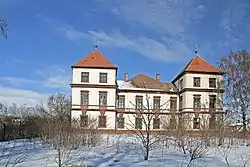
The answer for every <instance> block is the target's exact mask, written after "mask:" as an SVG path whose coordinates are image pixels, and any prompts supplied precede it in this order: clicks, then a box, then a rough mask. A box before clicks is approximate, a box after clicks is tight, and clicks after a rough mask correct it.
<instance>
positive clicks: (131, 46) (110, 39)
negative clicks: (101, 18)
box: [88, 31, 191, 62]
mask: <svg viewBox="0 0 250 167" xmlns="http://www.w3.org/2000/svg"><path fill="white" fill-rule="evenodd" d="M88 35H89V38H93V36H94V37H96V38H97V39H98V40H99V41H100V43H101V44H102V45H108V46H117V47H121V48H125V49H128V50H131V51H134V52H137V53H139V54H141V55H144V56H146V57H148V58H150V59H153V60H158V61H168V62H175V61H180V60H181V59H182V58H183V56H184V57H185V55H188V54H191V50H190V49H189V48H188V47H186V45H184V44H183V43H182V42H181V41H180V42H178V41H173V42H172V43H169V44H167V45H166V44H164V43H163V42H161V41H157V40H155V39H151V38H146V37H137V38H135V37H129V36H126V35H124V34H122V33H121V32H119V31H113V33H110V34H107V33H105V32H103V31H89V32H88Z"/></svg>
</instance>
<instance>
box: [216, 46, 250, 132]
mask: <svg viewBox="0 0 250 167" xmlns="http://www.w3.org/2000/svg"><path fill="white" fill-rule="evenodd" d="M219 67H220V69H221V71H223V72H225V75H224V79H223V83H224V89H225V94H226V99H225V104H226V105H227V107H228V108H229V109H230V110H231V111H232V112H233V113H234V119H236V120H241V123H242V125H243V132H244V134H245V133H246V131H247V123H248V122H249V118H248V117H247V116H248V114H249V111H250V53H249V52H248V51H245V50H243V51H237V52H231V54H230V55H229V56H228V57H225V58H223V59H222V60H221V61H220V63H219Z"/></svg>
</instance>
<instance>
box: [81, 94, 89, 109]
mask: <svg viewBox="0 0 250 167" xmlns="http://www.w3.org/2000/svg"><path fill="white" fill-rule="evenodd" d="M88 104H89V93H88V92H85V91H82V92H81V105H85V106H87V105H88Z"/></svg>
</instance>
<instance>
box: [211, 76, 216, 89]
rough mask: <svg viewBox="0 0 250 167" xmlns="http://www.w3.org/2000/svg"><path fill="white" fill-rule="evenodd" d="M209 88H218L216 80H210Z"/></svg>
mask: <svg viewBox="0 0 250 167" xmlns="http://www.w3.org/2000/svg"><path fill="white" fill-rule="evenodd" d="M209 87H210V88H216V78H209Z"/></svg>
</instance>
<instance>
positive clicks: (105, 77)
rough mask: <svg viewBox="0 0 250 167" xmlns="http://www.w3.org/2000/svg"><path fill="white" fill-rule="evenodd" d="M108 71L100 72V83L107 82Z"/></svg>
mask: <svg viewBox="0 0 250 167" xmlns="http://www.w3.org/2000/svg"><path fill="white" fill-rule="evenodd" d="M107 75H108V74H107V73H100V79H99V82H100V83H107Z"/></svg>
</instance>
